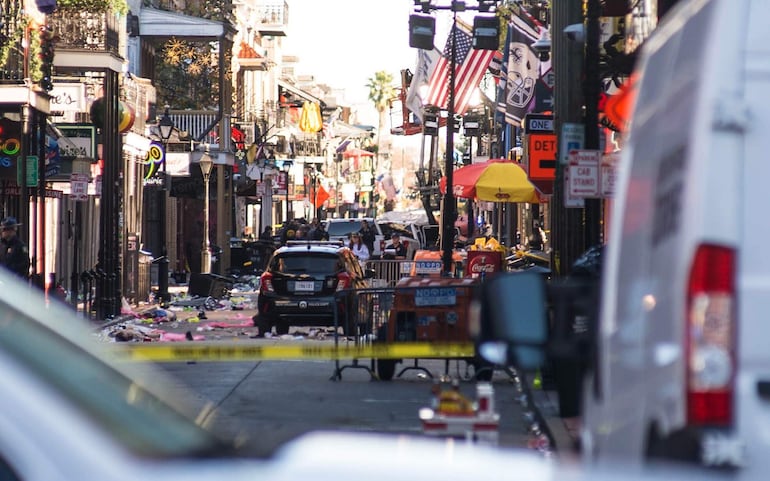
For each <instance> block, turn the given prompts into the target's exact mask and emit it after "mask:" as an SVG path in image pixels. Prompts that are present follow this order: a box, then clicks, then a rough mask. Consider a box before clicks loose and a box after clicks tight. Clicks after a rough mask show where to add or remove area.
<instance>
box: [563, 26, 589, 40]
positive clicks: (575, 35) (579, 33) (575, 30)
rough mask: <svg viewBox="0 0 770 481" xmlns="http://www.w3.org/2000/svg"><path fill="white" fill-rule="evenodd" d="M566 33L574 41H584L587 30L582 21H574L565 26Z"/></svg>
mask: <svg viewBox="0 0 770 481" xmlns="http://www.w3.org/2000/svg"><path fill="white" fill-rule="evenodd" d="M564 35H566V36H567V38H568V39H570V40H572V41H573V42H578V43H583V42H585V41H586V31H585V27H584V26H583V24H582V23H573V24H571V25H567V26H566V27H564Z"/></svg>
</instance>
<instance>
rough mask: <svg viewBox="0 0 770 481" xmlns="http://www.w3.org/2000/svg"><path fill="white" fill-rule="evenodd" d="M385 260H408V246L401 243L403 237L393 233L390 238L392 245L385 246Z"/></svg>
mask: <svg viewBox="0 0 770 481" xmlns="http://www.w3.org/2000/svg"><path fill="white" fill-rule="evenodd" d="M382 258H383V259H391V260H392V259H406V245H405V244H403V243H402V242H401V236H400V235H398V234H397V233H395V232H394V233H393V234H391V236H390V244H388V245H386V246H385V254H384V255H383V256H382Z"/></svg>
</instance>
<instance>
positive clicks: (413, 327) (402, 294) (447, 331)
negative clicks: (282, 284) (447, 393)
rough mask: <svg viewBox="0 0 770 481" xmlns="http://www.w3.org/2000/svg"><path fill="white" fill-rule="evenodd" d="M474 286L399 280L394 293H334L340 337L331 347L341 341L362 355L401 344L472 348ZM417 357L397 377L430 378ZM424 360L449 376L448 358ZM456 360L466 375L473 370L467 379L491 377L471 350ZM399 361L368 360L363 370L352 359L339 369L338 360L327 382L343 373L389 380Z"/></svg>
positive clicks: (468, 281)
mask: <svg viewBox="0 0 770 481" xmlns="http://www.w3.org/2000/svg"><path fill="white" fill-rule="evenodd" d="M478 286H479V282H478V280H477V279H468V278H464V279H463V278H456V279H451V278H449V279H447V278H425V279H416V278H410V279H403V280H402V281H400V282H399V283H398V285H397V286H396V287H383V288H369V289H356V290H347V291H340V292H338V293H337V294H336V299H337V301H336V302H335V306H336V312H335V327H336V328H337V329H335V332H339V331H340V328H341V330H342V332H343V333H344V335H345V337H341V336H339V335H338V334H336V335H335V345H337V344H338V343H340V339H344V341H342V342H346V343H348V345H350V344H352V345H353V346H354V347H356V348H358V349H362V350H366V349H364V348H367V347H369V346H383V345H391V346H392V345H398V344H403V343H428V344H429V345H430V344H435V345H437V346H439V345H445V344H466V345H471V346H472V345H473V341H472V339H471V335H470V332H469V322H470V320H469V317H470V312H471V302H472V300H473V298H474V297H475V292H476V290H477V288H478ZM408 357H412V356H408ZM418 357H420V356H414V361H415V362H414V365H412V366H407V367H404V368H403V369H402V370H401V371H400V372H399V373H398V376H401V375H402V374H403V373H404V372H405V371H407V370H410V369H418V370H422V371H424V372H425V373H426V374H427V375H428V376H430V377H432V374H431V373H430V372H428V371H427V369H424V368H423V367H421V366H419V365H418V363H417V359H418ZM425 359H446V360H447V363H446V365H445V369H446V370H447V371H448V370H449V362H448V361H449V359H450V357H444V356H435V357H434V356H425ZM462 359H463V360H465V361H466V368H467V370H468V371H470V367H473V371H474V374H473V377H478V378H479V379H480V380H484V379H481V376H480V373H481V371H482V370H485V371H486V372H485V375H489V376H490V377H491V372H492V370H491V369H490V366H488V363H485V362H484V361H482V360H481V359H480V358H479V357H477V356H476V354H475V352H474V350H473V349H471V350H470V353H468V355H467V356H465V357H463V358H462ZM402 360H403V359H398V358H392V357H390V358H388V359H385V358H377V359H374V358H372V362H371V364H370V365H369V366H367V365H364V364H360V363H359V360H358V359H353V360H352V363H351V364H345V365H341V364H340V360H339V359H338V360H336V361H335V371H334V375H333V376H332V379H334V380H339V379H341V375H342V371H344V370H345V369H348V368H360V369H366V370H368V371H369V373H370V375H371V376H372V377H373V378H375V379H381V380H390V379H392V378H393V376H394V374H395V367H396V364H397V363H398V362H401V361H402ZM446 374H448V372H447V373H446ZM466 377H471V376H470V374H468V375H467V376H466Z"/></svg>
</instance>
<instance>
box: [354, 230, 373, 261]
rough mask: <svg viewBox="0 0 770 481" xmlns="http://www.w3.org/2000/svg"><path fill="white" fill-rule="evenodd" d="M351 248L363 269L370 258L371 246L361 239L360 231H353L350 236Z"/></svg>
mask: <svg viewBox="0 0 770 481" xmlns="http://www.w3.org/2000/svg"><path fill="white" fill-rule="evenodd" d="M350 250H351V252H353V255H354V256H356V259H358V263H359V264H361V269H364V268H365V267H364V266H365V265H366V261H368V260H369V248H368V247H366V244H364V242H363V240H362V239H361V234H359V233H358V232H353V235H352V236H350Z"/></svg>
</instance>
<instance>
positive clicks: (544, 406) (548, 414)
mask: <svg viewBox="0 0 770 481" xmlns="http://www.w3.org/2000/svg"><path fill="white" fill-rule="evenodd" d="M532 398H533V399H532V401H533V402H534V404H535V406H536V407H537V409H538V411H540V415H541V416H542V418H543V420H544V422H545V424H546V425H547V426H548V431H549V432H550V433H551V436H552V437H553V441H554V443H555V444H556V446H555V448H554V451H555V452H556V453H557V454H558V455H559V456H560V457H567V458H571V457H575V458H577V457H578V456H579V452H578V449H577V445H578V444H577V443H578V439H579V434H580V433H579V430H580V420H579V418H562V417H560V416H559V396H558V394H557V393H556V391H555V390H543V389H532Z"/></svg>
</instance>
